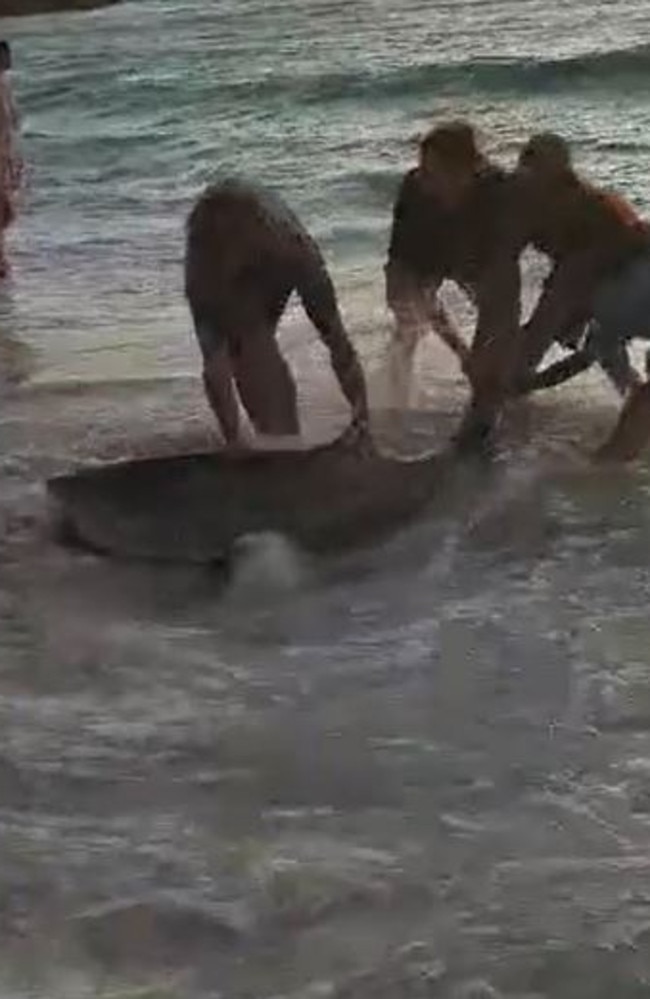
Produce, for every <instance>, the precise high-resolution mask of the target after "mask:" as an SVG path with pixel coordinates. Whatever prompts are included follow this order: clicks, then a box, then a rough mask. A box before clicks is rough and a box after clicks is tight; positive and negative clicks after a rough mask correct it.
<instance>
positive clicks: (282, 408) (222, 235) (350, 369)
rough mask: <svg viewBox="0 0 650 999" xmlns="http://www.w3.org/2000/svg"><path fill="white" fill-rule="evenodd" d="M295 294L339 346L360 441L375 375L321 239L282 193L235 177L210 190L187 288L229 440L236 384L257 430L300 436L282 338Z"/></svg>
mask: <svg viewBox="0 0 650 999" xmlns="http://www.w3.org/2000/svg"><path fill="white" fill-rule="evenodd" d="M293 291H296V292H297V293H298V295H299V297H300V299H301V301H302V304H303V306H304V308H305V311H306V313H307V315H308V317H309V319H310V320H311V321H312V323H313V324H314V326H315V327H316V329H317V330H318V332H319V334H320V336H321V339H322V340H323V342H324V344H325V345H326V347H327V348H328V350H329V353H330V357H331V362H332V367H333V369H334V372H335V374H336V377H337V379H338V381H339V384H340V386H341V390H342V392H343V394H344V395H345V397H346V399H347V400H348V402H349V404H350V407H351V409H352V426H353V432H352V434H351V437H354V436H355V435H361V436H363V434H365V430H366V428H367V421H368V405H367V398H366V386H365V380H364V377H363V372H362V369H361V365H360V363H359V360H358V358H357V355H356V352H355V350H354V348H353V346H352V344H351V342H350V339H349V337H348V335H347V333H346V331H345V328H344V325H343V320H342V318H341V314H340V312H339V309H338V305H337V301H336V293H335V291H334V286H333V284H332V281H331V279H330V277H329V275H328V272H327V268H326V266H325V262H324V260H323V257H322V256H321V253H320V251H319V249H318V247H317V245H316V243H315V242H314V240H313V239H312V238H311V236H310V235H309V234H308V233H307V231H306V230H305V229H304V227H303V226H302V224H301V223H300V221H299V220H298V218H296V216H295V215H294V214H293V212H291V210H290V209H289V208H288V207H287V206H286V205H285V204H284V203H283V201H282V200H281V199H280V198H279V197H277V195H274V194H271V193H270V192H268V191H262V190H260V189H258V188H257V187H255V186H253V185H250V184H248V183H246V182H244V181H239V180H234V179H229V180H225V181H223V182H222V183H219V184H215V185H213V186H210V187H208V188H207V190H206V191H204V193H203V194H202V195H201V197H200V198H199V200H198V201H197V203H196V204H195V206H194V208H193V209H192V212H191V213H190V216H189V219H188V223H187V242H186V254H185V293H186V297H187V299H188V302H189V306H190V310H191V312H192V318H193V321H194V328H195V331H196V336H197V339H198V342H199V346H200V348H201V353H202V355H203V382H204V387H205V391H206V395H207V398H208V401H209V403H210V406H211V408H212V411H213V413H214V415H215V416H216V418H217V420H218V422H219V424H220V426H221V429H222V431H223V435H224V438H225V440H226V442H227V443H228V444H236V443H237V442H238V441H239V437H240V427H239V410H238V405H237V394H236V391H235V390H237V392H238V393H239V397H240V399H241V402H242V403H243V406H244V408H245V409H246V412H247V413H248V415H249V417H250V420H251V423H252V424H253V426H254V428H255V430H256V431H257V433H259V434H273V435H288V434H298V433H299V432H300V426H299V419H298V409H297V399H296V386H295V382H294V379H293V376H292V374H291V372H290V370H289V368H288V366H287V363H286V361H285V360H284V358H283V357H282V355H281V353H280V350H279V348H278V345H277V341H276V333H277V327H278V324H279V321H280V318H281V316H282V313H283V312H284V309H285V307H286V304H287V301H288V299H289V297H290V295H291V294H292V292H293Z"/></svg>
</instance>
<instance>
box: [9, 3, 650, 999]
mask: <svg viewBox="0 0 650 999" xmlns="http://www.w3.org/2000/svg"><path fill="white" fill-rule="evenodd" d="M649 20H650V17H649V15H648V14H647V10H646V6H645V5H642V4H641V3H640V2H639V3H632V2H626V0H616V2H612V3H608V4H607V5H595V4H587V3H584V2H582V3H579V4H577V5H576V4H574V5H572V6H571V7H570V8H569V6H568V5H559V4H558V5H557V6H549V5H540V4H539V3H537V2H521V0H519V2H518V3H516V4H515V3H507V2H497V0H495V2H488V0H483V2H474V3H469V2H465V0H456V2H455V3H449V4H437V5H436V6H435V8H434V7H429V6H428V5H424V4H422V3H416V2H411V0H409V2H407V3H402V4H401V5H400V6H399V8H397V7H395V6H393V5H389V4H387V3H383V2H382V0H375V2H369V0H366V2H354V3H350V2H348V3H346V4H345V5H337V4H333V3H332V4H329V3H317V2H314V0H310V2H307V3H303V4H301V5H294V4H287V3H284V4H276V5H274V6H273V5H271V6H269V5H262V4H260V3H257V2H254V3H253V2H249V3H243V2H241V0H240V2H237V3H230V4H228V3H223V2H219V3H214V4H207V3H199V2H198V0H186V2H183V3H180V2H176V3H172V2H167V0H155V2H154V0H150V2H132V3H125V4H123V5H122V6H120V7H116V8H113V9H109V10H106V11H103V12H101V13H98V14H94V15H83V16H71V17H67V16H66V17H58V18H42V19H35V20H31V21H28V22H21V23H17V22H12V23H11V24H10V23H7V25H6V26H5V27H4V32H5V34H7V35H8V36H10V37H11V38H12V39H13V40H14V42H15V48H16V59H17V67H18V71H17V79H16V88H17V91H18V96H19V98H20V100H21V104H22V106H23V108H24V111H25V114H26V151H27V155H28V158H29V161H30V165H31V168H32V175H31V188H30V191H29V193H28V198H27V203H26V206H25V212H24V215H23V218H22V219H21V223H20V226H19V227H18V228H17V230H16V233H15V259H16V273H15V277H14V281H13V285H12V287H11V288H10V289H9V290H8V292H7V293H6V294H5V297H4V299H3V301H2V303H1V304H0V314H1V329H2V339H1V340H0V365H1V366H2V372H3V388H2V398H1V400H0V490H1V492H0V855H1V856H2V860H3V862H2V865H0V986H1V987H2V989H4V994H6V995H7V996H11V997H15V996H20V997H22V996H28V995H29V996H33V995H37V996H47V997H48V999H49V997H59V996H61V997H66V999H71V997H75V996H86V995H100V996H113V997H115V996H118V995H119V996H127V995H128V996H135V995H137V996H140V997H141V999H142V997H143V996H148V997H153V996H183V997H184V996H201V997H203V996H206V997H207V996H218V995H219V996H228V997H231V996H232V997H237V999H239V997H256V999H257V997H262V999H265V997H268V999H271V997H279V996H287V997H296V999H297V997H305V999H307V997H308V999H312V997H313V999H317V997H318V999H321V997H329V996H332V997H338V999H344V997H346V999H347V997H350V999H352V997H354V999H356V997H360V999H361V997H363V999H366V997H368V999H370V997H372V999H382V997H386V999H396V997H407V999H412V997H414V999H419V997H421V996H426V997H429V996H430V997H434V999H437V997H444V999H447V997H449V999H470V997H471V999H479V997H480V999H494V997H499V996H507V997H518V999H542V997H544V999H612V997H614V996H616V997H617V999H618V997H621V999H630V997H634V999H637V997H644V996H648V995H650V860H649V857H650V853H649V851H648V846H649V837H650V834H649V827H648V815H649V814H650V791H649V788H650V784H649V780H650V687H649V684H648V658H649V654H648V648H649V646H650V619H649V617H648V610H647V605H648V584H649V581H650V573H649V570H648V553H649V551H650V505H649V504H648V490H649V488H650V477H649V473H648V469H647V468H646V467H645V466H640V467H639V468H637V469H635V470H633V471H626V472H619V473H617V474H616V475H612V474H611V473H610V472H604V471H602V470H594V469H592V468H590V467H589V465H588V464H587V463H586V462H584V460H583V459H582V457H581V454H582V452H583V451H584V449H585V448H587V447H590V446H593V445H594V444H595V443H596V442H597V441H598V440H599V439H600V437H601V436H602V434H603V433H604V432H605V430H606V428H607V426H608V424H609V422H610V421H611V420H612V418H613V415H614V412H615V405H616V400H615V399H613V398H612V396H611V395H610V394H609V390H608V389H607V387H606V386H604V385H602V384H601V382H600V381H598V380H597V379H596V378H594V379H593V380H591V381H589V380H587V381H586V382H583V383H580V385H579V387H576V390H575V391H572V390H571V389H566V390H565V391H563V392H562V393H559V394H556V395H553V394H550V395H549V396H548V397H547V399H545V400H543V401H541V402H540V403H538V404H536V405H535V406H534V407H532V408H531V409H530V411H519V412H518V413H517V414H516V415H515V416H514V417H513V421H512V425H511V427H510V429H509V437H510V441H511V444H512V449H511V453H510V455H509V456H508V458H507V459H504V460H503V461H501V462H500V463H499V464H498V466H497V467H496V468H495V469H494V471H493V472H492V473H491V474H490V475H489V476H488V477H486V478H485V479H477V478H476V476H474V475H470V474H469V473H467V477H466V478H465V477H464V475H465V473H463V472H460V473H459V479H458V481H457V483H455V485H454V487H453V488H450V489H448V490H446V491H445V492H444V493H442V494H441V496H440V497H439V498H437V500H436V504H435V506H434V508H433V510H432V514H431V516H430V518H429V519H428V520H427V521H426V522H424V523H422V524H420V525H418V526H417V527H416V528H412V529H410V530H409V531H407V532H405V533H404V534H403V535H401V536H399V537H397V538H395V539H393V540H391V541H390V542H389V543H387V544H386V545H384V546H383V547H382V548H381V549H379V550H376V551H373V552H366V553H363V554H356V555H355V556H353V557H352V556H350V557H345V558H336V559H334V558H330V559H320V560H317V561H314V560H310V559H308V558H306V557H305V556H304V555H302V554H301V553H299V552H296V551H293V550H291V548H290V547H289V546H288V545H286V544H285V543H284V542H283V541H282V540H281V539H277V538H260V539H254V540H251V541H250V542H248V543H247V544H246V545H245V546H243V548H242V552H241V554H240V557H239V559H238V561H237V564H236V565H235V567H234V570H233V574H232V575H231V577H230V578H228V579H226V578H224V577H222V576H219V575H217V574H214V573H203V572H195V571H189V570H188V571H185V570H176V571H171V570H170V571H166V572H159V571H158V572H156V573H152V572H151V571H149V570H148V569H147V568H146V567H143V566H138V565H118V564H110V563H108V562H106V561H103V560H99V559H96V558H94V557H90V556H85V555H81V554H72V553H69V552H66V551H63V550H61V549H59V548H58V547H57V546H56V545H55V544H54V543H53V542H52V541H51V539H50V537H49V535H48V522H47V517H46V510H45V504H44V497H43V491H42V485H41V483H42V481H43V479H44V477H46V476H47V475H48V474H51V473H53V472H55V471H58V470H61V469H63V468H66V467H69V466H70V464H72V463H75V462H80V461H91V460H97V459H103V458H115V457H119V456H122V455H125V454H150V453H170V452H172V451H174V450H177V449H180V448H200V447H206V446H210V445H211V443H212V442H213V439H214V438H213V431H212V427H211V423H210V420H209V417H208V414H207V412H206V410H205V406H204V403H203V400H202V396H201V392H200V386H199V384H198V383H197V381H196V380H195V377H194V375H195V371H196V365H197V358H196V354H195V350H194V346H193V343H192V340H191V337H190V336H189V330H188V320H187V316H186V314H185V308H184V305H183V302H182V298H181V295H180V270H179V264H180V258H181V255H182V225H183V220H184V216H185V213H186V211H187V209H188V207H189V205H190V203H191V199H192V197H193V196H194V194H195V193H196V191H197V190H198V189H199V188H200V186H201V184H202V183H203V182H204V181H205V180H206V179H207V178H208V177H209V176H211V175H212V174H213V173H214V172H215V171H217V170H219V169H228V170H232V169H241V168H244V169H245V170H246V171H247V172H251V173H253V174H255V175H258V176H260V177H261V178H262V179H265V180H266V181H267V182H268V183H271V184H273V185H276V186H277V187H278V188H280V189H281V190H283V191H284V192H286V194H287V195H288V196H289V198H290V199H291V201H292V202H293V203H294V204H295V205H296V207H297V208H298V210H299V211H300V212H301V214H302V215H303V216H304V218H305V220H306V221H308V222H309V224H310V225H311V226H312V227H313V229H314V231H315V232H316V233H317V234H318V236H319V237H320V238H321V240H322V242H323V246H324V248H325V250H326V252H327V255H328V259H329V260H330V261H331V263H332V266H333V269H334V272H335V275H336V278H337V283H338V285H339V287H340V290H341V296H342V301H343V305H344V308H345V311H346V314H347V316H348V317H349V319H350V327H351V330H352V333H353V335H355V338H356V340H357V342H358V344H359V347H360V350H361V351H362V353H363V355H364V358H365V359H366V363H367V365H368V369H369V371H370V373H371V380H372V385H373V397H374V399H375V401H376V403H377V405H378V407H379V412H378V415H377V425H378V428H379V430H380V432H382V433H385V432H386V431H385V428H383V426H382V414H381V402H382V398H381V388H380V379H379V373H380V368H381V363H380V362H381V354H382V350H383V346H384V343H385V336H386V328H387V326H386V318H385V316H384V313H383V308H382V304H381V263H382V258H383V254H384V246H385V240H386V231H387V226H388V221H389V212H390V199H391V196H392V193H393V191H394V187H395V184H396V183H397V180H398V178H399V174H400V171H401V170H402V169H403V168H404V166H405V165H406V164H407V163H408V161H409V157H410V155H411V147H410V145H409V140H410V138H411V137H412V136H413V135H414V134H415V133H416V132H417V131H418V129H419V128H421V127H422V126H423V125H424V124H426V122H427V121H428V120H429V118H430V116H432V115H434V114H438V113H439V114H446V113H454V114H458V113H467V114H471V115H472V117H474V118H476V119H477V120H478V121H479V123H480V124H481V126H482V127H483V129H484V131H485V133H486V136H487V138H488V140H489V142H490V144H491V148H492V149H494V150H495V151H496V152H497V154H499V155H502V156H503V157H504V158H506V159H507V158H508V157H510V156H511V155H512V153H513V151H514V149H515V147H516V144H517V143H518V142H519V141H520V140H521V139H522V137H523V136H524V135H525V134H526V132H527V131H528V130H530V129H531V128H533V127H538V126H540V125H553V126H554V127H558V128H560V129H562V130H563V131H566V132H567V133H569V134H570V135H571V136H572V137H573V138H574V140H575V142H576V147H577V150H578V152H579V155H580V157H581V160H582V163H583V164H584V165H585V166H586V167H587V168H588V169H589V170H590V172H591V173H592V175H593V176H595V177H596V178H598V179H601V180H608V179H609V180H611V179H614V178H615V180H616V182H617V184H618V185H619V186H620V187H622V188H624V189H625V190H626V191H627V192H628V193H630V194H632V195H633V196H634V197H635V199H636V200H637V201H638V203H639V204H641V205H644V204H645V203H646V201H647V197H648V180H647V169H646V167H647V126H648V103H647V100H646V93H647V77H648V74H649V73H650V57H649V55H648V52H647V50H646V49H644V48H642V47H641V48H639V47H638V46H639V43H640V42H642V40H643V38H644V36H645V34H646V33H647V28H648V22H649ZM627 49H631V50H632V51H630V52H627V51H623V50H627ZM305 332H306V331H305V327H304V323H303V320H302V319H301V317H300V315H299V314H297V313H295V314H293V315H292V316H291V317H290V318H289V320H288V322H287V324H286V328H285V332H284V338H285V344H286V346H287V349H288V352H289V354H290V356H291V359H292V361H293V363H294V364H295V366H296V368H297V370H298V371H299V374H300V378H301V389H302V397H303V405H304V409H305V414H306V417H307V422H308V427H309V435H310V436H311V437H312V438H313V439H321V438H324V437H327V436H328V435H330V434H332V433H334V431H335V429H336V428H337V427H339V426H340V425H341V423H342V421H343V419H344V410H343V406H342V403H341V402H340V400H339V399H338V396H337V395H336V392H335V389H334V387H333V383H332V380H331V378H330V376H329V373H328V371H327V366H326V365H324V364H323V358H322V354H321V353H320V352H319V350H318V349H317V348H315V347H314V345H313V339H312V338H311V336H305ZM21 379H22V380H21ZM420 385H421V408H420V410H419V412H418V413H416V414H414V415H413V418H412V420H411V427H410V430H411V434H412V438H413V442H414V445H418V446H422V445H425V444H427V443H432V442H433V443H437V442H439V441H441V440H442V439H444V437H445V436H446V435H447V434H448V433H449V431H450V428H451V427H452V425H453V421H454V419H455V418H456V416H457V413H458V410H459V408H460V406H461V405H462V393H463V389H462V386H461V385H460V383H457V382H456V381H455V380H454V376H453V374H452V373H451V372H450V370H449V368H448V367H447V366H445V364H444V358H443V355H442V354H441V352H440V351H436V349H435V348H434V346H433V345H432V344H431V345H427V346H426V347H425V349H424V351H423V362H422V371H421V378H420ZM576 385H577V386H578V383H576ZM560 400H563V401H562V403H561V404H560ZM574 445H575V446H574Z"/></svg>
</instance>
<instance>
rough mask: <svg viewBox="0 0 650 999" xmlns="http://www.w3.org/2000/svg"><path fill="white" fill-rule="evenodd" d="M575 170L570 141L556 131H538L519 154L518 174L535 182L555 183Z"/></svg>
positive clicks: (543, 183)
mask: <svg viewBox="0 0 650 999" xmlns="http://www.w3.org/2000/svg"><path fill="white" fill-rule="evenodd" d="M572 172H573V165H572V162H571V150H570V148H569V144H568V142H566V140H565V139H563V138H562V136H561V135H556V134H555V133H554V132H538V133H537V134H536V135H531V137H530V139H529V140H528V142H527V143H526V145H525V146H524V147H523V149H522V150H521V152H520V154H519V161H518V163H517V174H518V175H519V176H520V177H521V178H522V179H524V180H526V181H529V182H531V183H534V184H536V185H537V184H542V185H548V184H554V183H555V182H556V181H558V180H562V179H564V178H566V177H567V176H569V175H570V174H571V173H572Z"/></svg>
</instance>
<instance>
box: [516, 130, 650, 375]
mask: <svg viewBox="0 0 650 999" xmlns="http://www.w3.org/2000/svg"><path fill="white" fill-rule="evenodd" d="M515 176H516V178H517V183H518V187H519V198H520V207H519V211H518V213H517V218H516V219H515V220H514V222H513V224H514V226H515V227H517V228H518V229H519V230H520V232H519V234H518V236H516V237H515V240H516V242H518V243H519V244H520V245H521V246H522V247H523V245H525V244H526V243H529V244H532V245H533V246H534V247H535V248H536V249H537V250H538V251H540V252H541V253H543V254H545V255H546V256H547V257H549V258H550V260H551V262H552V265H553V269H552V271H551V274H550V276H549V278H548V279H547V281H546V284H545V287H544V291H543V293H542V295H541V297H540V300H539V302H538V304H537V306H536V308H535V310H534V312H533V314H532V316H531V318H530V320H529V322H528V323H527V324H526V325H525V326H524V328H523V331H522V332H523V344H522V354H521V366H520V376H522V377H525V376H526V375H528V374H531V373H532V372H534V371H535V369H536V368H537V366H538V364H539V362H540V361H541V360H542V358H543V356H544V354H545V353H546V351H547V349H548V348H549V347H550V346H551V344H552V342H553V341H554V340H558V341H559V342H560V343H563V344H565V345H567V346H575V345H576V343H577V342H578V341H579V340H580V338H581V334H582V332H583V330H584V327H585V324H586V323H587V322H588V320H589V319H590V318H591V316H592V314H593V305H594V296H595V294H596V292H597V290H598V289H599V288H601V286H602V285H603V284H604V283H605V282H607V281H609V280H611V279H614V278H615V277H616V276H617V275H618V274H619V273H622V272H623V271H624V270H625V269H626V267H627V266H628V265H631V264H633V263H634V261H636V260H637V258H638V257H639V256H640V255H645V254H647V252H648V250H650V229H649V228H648V226H647V224H646V223H645V222H644V221H643V220H642V219H641V218H639V216H638V215H637V213H636V211H635V210H634V208H632V206H631V205H630V204H628V203H627V202H626V201H625V200H624V199H623V198H621V197H620V196H619V195H616V194H613V193H610V192H608V191H604V190H602V189H600V188H597V187H595V186H594V185H592V184H590V183H588V182H587V181H586V180H584V179H583V178H582V177H580V176H579V175H578V174H577V173H576V172H575V170H574V168H573V164H572V162H571V154H570V150H569V147H568V145H567V143H566V142H565V141H564V139H562V138H561V137H560V136H558V135H554V134H553V133H550V132H546V133H540V134H539V135H534V136H532V138H531V139H530V140H529V141H528V142H527V144H526V145H525V146H524V148H523V150H522V152H521V155H520V157H519V164H518V167H517V171H516V175H515ZM611 344H612V348H613V349H614V348H616V344H615V343H614V341H611ZM601 346H602V345H601ZM619 346H620V345H619ZM623 353H624V352H623ZM623 353H622V352H621V351H620V350H616V349H614V353H613V354H612V355H611V356H610V354H609V353H608V351H607V349H606V348H605V347H604V346H603V347H602V349H601V350H600V351H599V360H601V361H602V364H603V367H604V368H605V370H606V371H607V373H608V375H609V376H610V378H611V379H612V381H613V382H614V384H615V386H616V387H617V389H618V390H619V391H621V392H622V393H623V394H624V393H625V391H626V390H627V388H629V387H630V385H631V380H633V375H632V371H631V368H630V367H629V365H627V364H626V363H625V358H624V356H623Z"/></svg>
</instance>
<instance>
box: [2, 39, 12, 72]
mask: <svg viewBox="0 0 650 999" xmlns="http://www.w3.org/2000/svg"><path fill="white" fill-rule="evenodd" d="M2 65H5V66H10V65H11V46H10V45H9V42H8V41H6V40H5V39H4V38H0V66H2Z"/></svg>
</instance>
